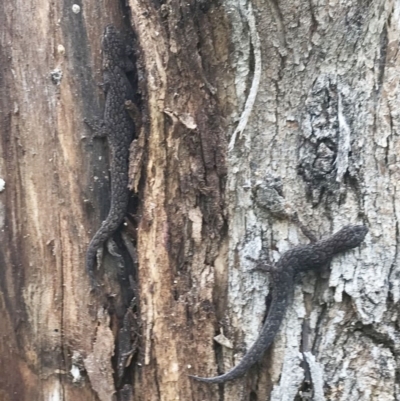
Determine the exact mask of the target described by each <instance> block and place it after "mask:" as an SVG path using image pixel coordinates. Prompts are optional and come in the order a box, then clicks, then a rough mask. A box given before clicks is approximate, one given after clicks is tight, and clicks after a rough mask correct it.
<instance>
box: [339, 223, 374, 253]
mask: <svg viewBox="0 0 400 401" xmlns="http://www.w3.org/2000/svg"><path fill="white" fill-rule="evenodd" d="M367 233H368V227H366V226H363V225H357V226H345V227H343V228H342V229H341V230H340V231H338V232H337V233H336V234H335V235H334V236H333V238H332V240H333V242H334V243H335V245H334V246H335V248H336V249H337V251H339V252H340V251H341V250H346V249H352V248H356V247H357V246H359V245H360V244H361V242H363V241H364V238H365V236H366V235H367Z"/></svg>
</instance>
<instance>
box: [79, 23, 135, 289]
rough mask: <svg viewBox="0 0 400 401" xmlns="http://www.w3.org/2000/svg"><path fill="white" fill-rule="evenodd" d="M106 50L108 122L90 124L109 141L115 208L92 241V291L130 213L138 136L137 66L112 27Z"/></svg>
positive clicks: (107, 31) (106, 37)
mask: <svg viewBox="0 0 400 401" xmlns="http://www.w3.org/2000/svg"><path fill="white" fill-rule="evenodd" d="M102 49H103V77H104V89H105V92H106V102H105V109H104V118H103V119H95V120H93V121H90V122H89V121H86V122H87V124H88V125H89V126H90V127H91V128H92V130H93V136H98V137H106V138H107V141H108V146H109V150H110V174H111V206H110V211H109V213H108V216H107V218H106V220H104V221H103V223H102V225H101V227H100V228H99V230H98V231H97V232H96V234H95V235H94V237H93V238H92V240H91V241H90V244H89V247H88V250H87V254H86V269H87V271H88V274H89V276H90V280H91V285H92V288H95V287H96V280H95V277H94V270H95V261H96V253H97V250H98V249H99V248H100V247H101V246H103V244H104V242H105V241H106V240H108V239H109V238H110V237H111V236H112V235H113V234H114V232H115V231H116V230H117V229H118V227H119V226H120V224H121V223H122V221H123V220H124V217H125V215H126V212H127V208H128V202H129V190H128V177H129V173H128V168H129V164H128V163H129V145H130V143H131V142H132V140H133V135H134V124H133V121H132V119H131V117H130V116H129V114H128V110H127V109H126V106H125V102H126V101H127V100H133V89H132V87H131V84H130V82H129V80H128V78H127V76H126V72H128V71H132V69H133V64H132V62H131V61H130V60H129V58H128V54H127V48H126V46H125V44H124V43H123V41H122V38H121V36H120V34H119V32H118V31H117V30H116V29H115V28H114V27H113V26H112V25H109V26H107V27H106V28H105V31H104V35H103V40H102Z"/></svg>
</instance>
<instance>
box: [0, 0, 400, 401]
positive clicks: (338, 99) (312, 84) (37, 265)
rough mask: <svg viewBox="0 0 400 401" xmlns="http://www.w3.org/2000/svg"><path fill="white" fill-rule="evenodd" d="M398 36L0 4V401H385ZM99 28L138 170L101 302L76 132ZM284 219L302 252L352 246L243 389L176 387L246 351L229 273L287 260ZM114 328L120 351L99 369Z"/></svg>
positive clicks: (302, 12) (338, 21)
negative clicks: (132, 84)
mask: <svg viewBox="0 0 400 401" xmlns="http://www.w3.org/2000/svg"><path fill="white" fill-rule="evenodd" d="M128 6H129V8H128ZM399 15H400V13H399V6H398V4H397V3H396V2H395V1H384V0H379V1H375V2H357V1H351V0H347V1H345V2H343V1H342V2H332V1H330V2H328V1H322V2H319V3H318V4H314V3H313V2H302V1H291V0H283V1H279V2H276V1H272V0H269V1H264V2H261V3H248V2H243V1H237V0H225V1H224V2H221V3H217V2H203V1H198V2H196V1H194V0H193V1H187V2H176V1H170V2H165V3H163V4H158V3H157V2H154V1H148V0H142V1H139V0H129V4H128V5H127V7H126V8H124V9H121V8H120V7H118V6H117V5H116V4H111V2H106V3H98V2H86V3H85V4H79V7H78V3H77V4H75V5H72V4H71V3H68V4H63V3H57V2H56V3H47V2H43V1H40V0H37V1H34V0H31V1H25V2H20V1H17V2H13V3H11V2H2V3H0V21H1V28H0V85H1V90H0V113H1V120H0V132H1V141H0V179H4V181H5V189H4V190H3V191H1V192H0V225H1V229H0V243H1V247H0V311H1V316H2V319H1V324H0V367H1V370H2V375H0V400H1V401H3V400H4V401H16V400H18V401H24V400H30V401H31V400H33V401H35V400H40V401H41V400H47V399H63V400H74V401H80V400H82V401H83V400H85V401H87V400H101V401H105V400H117V399H118V401H124V400H130V401H132V400H135V401H136V400H146V401H147V400H176V399H181V400H187V399H193V400H204V399H207V400H218V399H220V397H221V391H223V392H224V399H226V400H241V401H242V400H254V399H258V400H262V399H270V400H275V401H276V400H295V399H314V400H318V401H319V400H350V401H353V400H354V401H356V400H378V399H379V400H384V401H386V400H395V399H398V398H400V394H399V389H398V383H397V376H398V373H397V370H398V369H397V365H398V359H399V349H398V345H397V344H398V337H399V335H398V327H397V309H398V302H399V298H400V295H399V294H400V291H399V290H398V288H399V278H398V277H399V276H400V275H399V272H398V270H399V263H398V252H397V242H398V235H397V214H398V213H397V210H398V209H399V205H398V202H399V200H398V196H397V185H398V184H397V183H398V182H399V177H398V175H399V168H398V154H399V150H398V148H399V146H398V127H399V121H400V117H399V113H398V111H397V110H398V109H399V103H400V102H399V91H398V82H399V53H398V43H399V38H400V33H399V26H400V24H399ZM110 22H112V23H113V24H115V25H116V26H118V27H119V28H121V29H122V30H124V31H129V29H130V27H132V29H133V31H134V33H135V35H136V39H135V41H132V44H133V46H134V49H135V52H136V55H137V57H138V60H137V61H138V63H137V64H138V67H139V77H138V91H139V93H140V96H141V100H140V102H139V103H140V104H139V106H140V112H141V122H140V124H139V123H137V125H138V131H139V132H138V133H137V135H138V136H139V134H140V136H139V139H138V140H137V142H136V145H132V147H131V149H132V152H136V153H137V154H140V155H141V159H140V160H136V161H135V160H134V159H132V160H131V183H132V188H134V189H135V190H137V191H138V192H137V194H136V195H135V197H133V201H132V207H131V209H130V212H131V216H129V218H128V225H127V227H126V228H125V229H124V230H125V231H126V232H125V234H124V235H123V236H122V238H120V237H119V236H117V249H118V251H119V250H122V255H123V256H124V258H123V259H121V258H117V257H113V256H112V255H110V254H109V253H108V254H107V255H106V258H105V261H104V266H103V267H102V268H101V269H100V271H99V277H101V278H102V279H103V281H104V289H105V291H107V292H108V293H109V294H110V295H111V294H112V295H113V296H111V297H109V298H102V297H100V296H98V295H93V294H90V293H89V288H90V287H89V280H88V277H87V275H86V272H85V266H84V259H85V252H86V247H87V244H88V242H89V240H90V238H91V236H92V234H93V233H94V232H95V230H96V229H97V228H98V227H99V225H100V223H101V220H102V219H103V218H104V217H105V216H106V214H107V212H108V207H109V182H108V158H107V147H106V145H105V143H104V142H102V141H101V140H95V141H93V142H91V141H90V140H89V138H88V135H89V131H88V129H87V128H86V127H85V125H84V123H83V119H84V118H90V117H93V116H99V115H101V113H102V109H103V104H102V103H103V100H104V98H103V94H102V89H101V88H100V87H99V86H98V84H99V83H101V80H102V77H101V52H100V37H101V34H102V31H103V28H104V27H105V26H106V25H107V24H108V23H110ZM133 118H134V119H135V120H136V119H137V113H136V112H135V114H134V115H133ZM84 137H86V138H84ZM82 138H83V139H82ZM0 184H1V182H0ZM295 213H297V214H298V216H299V218H300V220H301V221H302V222H303V223H304V224H305V225H306V226H307V227H308V228H310V229H312V230H313V231H314V232H315V233H316V234H317V236H322V235H325V234H329V233H331V232H334V231H335V230H337V229H338V228H340V227H341V226H343V225H345V224H347V223H348V222H352V223H355V222H364V223H366V224H367V225H368V226H369V227H370V232H369V234H368V236H367V239H366V241H365V243H364V244H363V246H362V247H361V248H360V249H356V250H354V251H352V252H349V253H348V254H346V255H343V256H341V257H339V258H337V259H335V261H334V262H333V263H332V265H331V266H330V269H331V270H330V271H328V270H326V271H324V272H322V273H321V274H313V273H310V274H307V275H306V276H305V277H303V278H302V279H301V280H300V282H299V284H298V285H297V286H296V290H295V295H294V299H293V304H292V306H291V307H290V308H289V310H288V312H287V316H286V318H285V321H284V324H283V326H282V329H281V331H280V334H279V335H278V337H277V339H276V341H275V343H274V345H273V347H272V348H271V349H270V350H269V351H268V352H267V354H266V355H265V358H264V361H263V363H261V364H260V365H259V366H257V367H255V368H253V369H252V370H251V372H250V373H249V374H248V375H247V376H246V377H245V378H243V379H241V380H238V381H235V382H233V383H229V384H227V385H226V386H225V387H224V388H223V389H220V388H219V387H218V386H210V385H207V384H203V383H195V382H192V381H190V380H189V379H188V377H187V374H199V375H203V376H209V375H215V374H216V373H217V372H218V371H227V370H228V369H229V368H231V367H232V366H233V365H235V364H237V362H238V361H239V360H240V359H241V357H242V355H243V353H244V352H245V350H246V348H248V347H249V346H250V345H251V343H252V342H253V341H254V339H255V338H256V336H257V334H258V332H259V329H260V326H261V324H262V321H263V318H264V315H265V309H266V296H267V294H268V277H266V276H265V275H263V274H260V273H254V272H252V269H253V267H254V263H253V262H252V261H251V260H249V259H248V258H247V256H251V257H253V258H261V257H265V256H267V254H268V255H269V257H270V259H272V260H273V261H274V260H277V259H278V258H279V255H281V254H282V253H283V252H284V251H285V250H286V249H288V248H289V247H291V246H294V245H296V244H297V243H305V242H307V239H306V238H305V237H304V236H303V235H302V233H301V230H300V229H299V227H298V225H297V224H296V223H295V222H294V216H295ZM124 244H125V245H124ZM129 255H130V256H131V259H133V263H132V262H129V259H130V258H129ZM136 258H137V260H136ZM121 266H122V267H124V268H126V269H127V271H128V275H129V276H130V279H132V283H131V284H132V285H133V284H134V285H135V286H136V285H137V291H138V292H137V295H138V301H137V304H136V303H132V304H131V303H130V302H129V298H130V297H131V296H132V291H131V290H129V284H128V282H127V280H125V283H123V282H122V283H121V280H120V272H119V269H120V268H121ZM136 268H137V271H136V270H135V269H136ZM128 281H129V280H128ZM134 281H137V282H135V283H133V282H134ZM130 291H131V292H130ZM130 319H133V320H134V321H135V319H137V321H135V325H136V326H135V328H134V329H133V328H132V330H133V331H134V332H135V333H134V335H136V336H137V337H136V339H135V341H138V344H139V349H138V350H136V349H135V350H134V353H133V354H132V356H130V355H129V356H128V357H127V358H122V359H121V358H120V359H118V358H117V354H118V352H120V353H121V352H122V351H120V350H121V349H125V348H124V347H122V345H121V341H122V340H121V341H120V340H119V339H120V338H121V337H120V336H121V334H119V333H121V330H122V329H124V330H125V331H124V330H122V331H124V333H125V334H126V333H127V332H129V324H128V323H127V324H126V326H123V324H124V323H123V322H124V321H125V322H129V321H130ZM216 334H218V337H216V341H214V339H213V338H214V337H215V336H216ZM138 339H139V340H138ZM217 341H218V342H219V343H220V344H223V345H218V342H217ZM128 342H129V341H128ZM128 347H129V344H128ZM117 360H122V361H124V362H123V363H125V364H127V365H128V367H127V368H126V369H125V370H124V369H122V368H120V370H119V372H121V371H122V373H118V367H117V364H118V361H117ZM121 369H122V370H121ZM118 375H122V379H121V378H118ZM130 386H132V388H131V387H130Z"/></svg>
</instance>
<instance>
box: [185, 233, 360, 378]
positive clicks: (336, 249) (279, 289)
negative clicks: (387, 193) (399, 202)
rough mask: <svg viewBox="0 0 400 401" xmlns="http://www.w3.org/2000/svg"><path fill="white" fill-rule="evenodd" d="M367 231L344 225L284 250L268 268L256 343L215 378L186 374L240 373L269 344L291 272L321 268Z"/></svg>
mask: <svg viewBox="0 0 400 401" xmlns="http://www.w3.org/2000/svg"><path fill="white" fill-rule="evenodd" d="M367 232H368V228H367V227H365V226H362V225H358V226H346V227H344V228H342V229H341V230H340V231H338V232H337V233H336V234H334V235H333V236H332V237H330V238H327V239H324V240H322V241H318V242H316V243H314V244H309V245H303V246H297V247H295V248H293V249H291V250H289V251H287V252H285V253H284V254H283V255H282V257H281V258H280V260H279V261H278V262H277V264H276V266H275V267H274V268H273V269H272V271H271V274H272V284H271V285H272V303H271V307H270V312H269V314H268V317H267V319H266V320H265V323H264V325H263V327H262V330H261V333H260V335H259V337H258V338H257V340H256V342H255V343H254V344H253V345H252V346H251V348H250V349H249V351H248V352H247V353H246V355H245V356H244V357H243V359H242V360H241V361H240V362H239V364H238V365H237V366H235V367H234V368H233V369H232V370H230V371H229V372H227V373H225V374H223V375H221V376H216V377H198V376H190V377H193V378H194V379H196V380H199V381H202V382H206V383H224V382H227V381H229V380H234V379H237V378H238V377H241V376H243V375H244V374H245V373H246V372H247V371H248V370H249V369H250V368H251V367H252V366H253V365H254V364H255V363H256V362H258V361H259V360H260V359H261V358H262V357H263V355H264V353H265V351H266V350H267V349H268V347H269V346H270V345H271V344H272V342H273V340H274V338H275V336H276V334H277V332H278V330H279V327H280V325H281V323H282V320H283V317H284V315H285V311H286V308H287V305H288V302H289V299H290V296H291V294H292V293H293V288H294V276H295V274H296V273H297V272H301V271H306V270H309V269H316V268H319V267H322V266H323V265H325V264H327V263H329V262H330V260H331V259H332V257H333V256H335V255H336V254H338V253H341V252H344V251H347V250H349V249H352V248H356V247H357V246H359V245H360V244H361V242H362V241H363V240H364V238H365V236H366V234H367Z"/></svg>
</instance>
